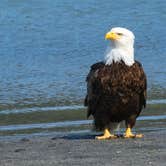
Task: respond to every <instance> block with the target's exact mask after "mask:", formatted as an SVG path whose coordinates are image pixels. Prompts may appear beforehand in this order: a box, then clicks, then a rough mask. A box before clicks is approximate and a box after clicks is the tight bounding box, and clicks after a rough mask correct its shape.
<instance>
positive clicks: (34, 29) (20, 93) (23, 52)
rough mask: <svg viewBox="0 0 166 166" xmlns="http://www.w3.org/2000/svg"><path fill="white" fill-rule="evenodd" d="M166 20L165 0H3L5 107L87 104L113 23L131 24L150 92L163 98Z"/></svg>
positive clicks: (0, 80)
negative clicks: (90, 80) (94, 67)
mask: <svg viewBox="0 0 166 166" xmlns="http://www.w3.org/2000/svg"><path fill="white" fill-rule="evenodd" d="M165 20H166V1H163V0H151V1H143V0H140V1H133V0H125V1H121V0H116V1H115V0H114V1H113V0H103V1H100V0H91V1H89V0H84V1H76V0H70V1H67V0H47V1H40V0H35V1H34V0H28V1H27V0H1V4H0V110H1V111H2V114H3V113H4V112H5V111H6V114H8V112H10V111H13V112H17V111H18V110H17V109H23V110H36V111H37V109H38V108H40V107H42V109H44V110H46V109H47V108H48V110H49V109H50V108H55V107H56V108H59V109H61V106H63V107H64V108H66V107H67V108H69V109H70V107H72V106H75V105H76V107H77V106H78V107H79V106H80V105H82V103H83V99H84V96H85V93H86V83H85V78H86V75H87V73H88V71H89V68H90V65H91V64H93V63H95V62H97V61H100V60H102V59H103V58H104V51H105V49H106V47H107V44H108V42H107V41H105V40H104V35H105V33H106V32H107V31H108V30H109V29H110V28H112V27H115V26H121V27H126V28H128V29H130V30H132V31H133V32H134V34H135V36H136V41H135V59H137V60H139V61H141V63H142V64H143V66H144V69H145V72H146V74H147V77H148V98H149V100H155V101H158V100H164V99H165V98H166V86H165V85H166V67H165V66H166V60H165V57H166V30H165V27H166V21H165ZM164 101H165V100H164ZM164 103H165V102H164ZM59 106H60V107H59ZM63 107H62V108H63ZM36 108H37V109H36ZM81 108H82V107H81ZM40 110H41V109H40ZM18 112H19V111H18ZM27 112H28V111H27Z"/></svg>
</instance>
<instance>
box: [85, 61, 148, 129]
mask: <svg viewBox="0 0 166 166" xmlns="http://www.w3.org/2000/svg"><path fill="white" fill-rule="evenodd" d="M146 86H147V85H146V75H145V73H144V71H143V68H142V66H141V64H140V63H139V62H137V61H135V63H134V64H133V65H132V66H127V65H125V63H124V62H122V61H121V62H119V63H112V64H111V65H105V64H104V62H99V63H96V64H94V65H92V66H91V70H90V72H89V74H88V76H87V96H86V98H85V106H88V111H87V116H88V117H89V116H90V115H93V117H94V124H95V127H96V129H97V130H103V129H105V128H107V127H109V125H110V122H121V121H123V120H125V122H126V125H127V126H128V125H129V126H130V127H131V128H132V127H133V126H134V124H135V121H136V118H137V117H138V116H139V114H140V112H141V110H142V108H143V107H145V106H146Z"/></svg>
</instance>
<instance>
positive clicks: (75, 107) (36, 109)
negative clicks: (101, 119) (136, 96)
mask: <svg viewBox="0 0 166 166" xmlns="http://www.w3.org/2000/svg"><path fill="white" fill-rule="evenodd" d="M147 104H150V105H153V104H166V99H157V100H148V101H147ZM79 109H85V107H84V106H83V105H71V106H55V107H32V108H23V109H6V110H2V111H0V114H19V113H30V112H39V111H40V112H44V111H68V110H69V111H70V110H79Z"/></svg>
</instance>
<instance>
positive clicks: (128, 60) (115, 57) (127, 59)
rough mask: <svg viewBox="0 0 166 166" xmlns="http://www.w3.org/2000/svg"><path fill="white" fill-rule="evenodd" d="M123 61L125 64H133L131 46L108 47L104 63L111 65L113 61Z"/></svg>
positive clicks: (132, 49)
mask: <svg viewBox="0 0 166 166" xmlns="http://www.w3.org/2000/svg"><path fill="white" fill-rule="evenodd" d="M121 61H123V62H124V63H125V64H126V65H127V66H132V65H133V64H134V48H133V47H128V48H127V47H112V48H111V47H108V49H107V50H106V55H105V64H106V65H111V64H112V63H113V62H115V63H116V62H121Z"/></svg>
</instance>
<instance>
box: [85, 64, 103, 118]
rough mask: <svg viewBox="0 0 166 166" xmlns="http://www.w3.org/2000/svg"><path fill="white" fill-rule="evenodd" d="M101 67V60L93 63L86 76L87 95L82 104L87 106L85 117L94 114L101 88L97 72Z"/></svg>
mask: <svg viewBox="0 0 166 166" xmlns="http://www.w3.org/2000/svg"><path fill="white" fill-rule="evenodd" d="M103 67H104V63H103V62H98V63H96V64H93V65H92V66H91V69H90V72H89V74H88V76H87V78H86V81H87V95H86V97H85V101H84V105H85V106H88V112H87V117H89V116H90V115H91V114H92V115H93V114H94V111H95V110H96V107H97V104H98V102H99V99H100V97H101V94H102V92H101V90H102V88H100V86H101V83H100V79H99V78H98V72H99V70H100V69H101V68H103Z"/></svg>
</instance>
